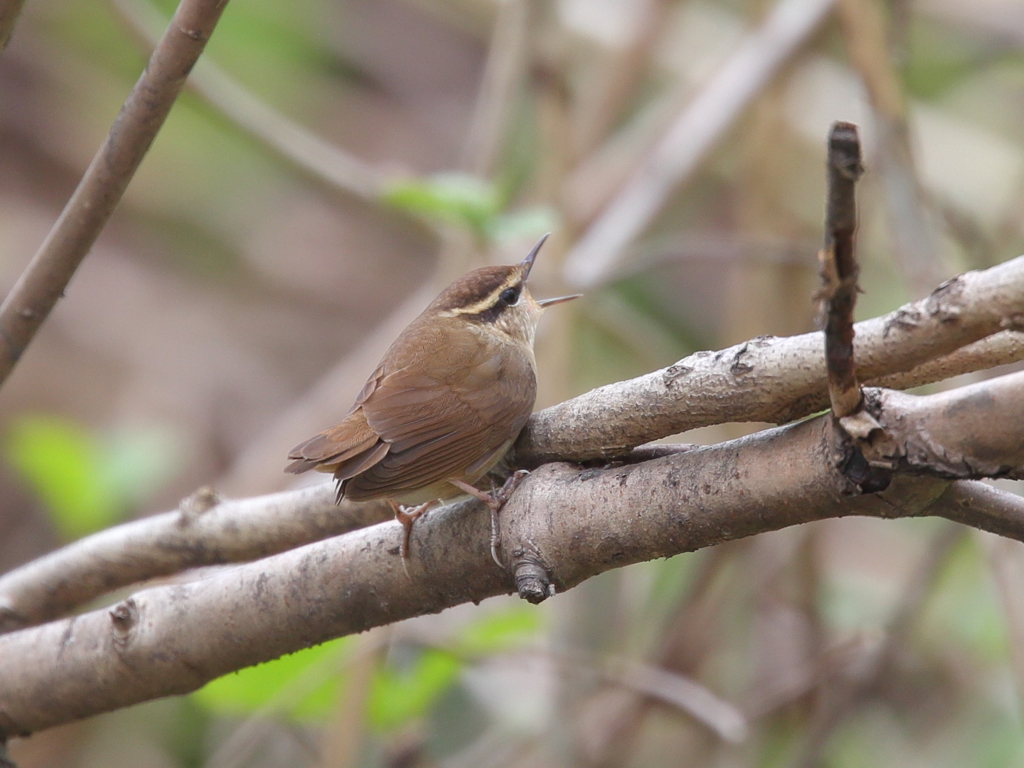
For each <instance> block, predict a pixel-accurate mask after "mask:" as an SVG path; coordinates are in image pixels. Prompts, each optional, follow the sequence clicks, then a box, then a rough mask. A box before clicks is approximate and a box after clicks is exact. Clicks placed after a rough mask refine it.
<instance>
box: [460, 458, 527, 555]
mask: <svg viewBox="0 0 1024 768" xmlns="http://www.w3.org/2000/svg"><path fill="white" fill-rule="evenodd" d="M528 474H530V473H529V472H528V471H527V470H525V469H518V470H516V471H515V472H513V473H512V474H511V475H509V477H508V479H507V480H506V481H505V482H504V484H502V486H501V488H499V489H497V490H493V488H492V490H491V492H490V493H487V492H486V491H481V490H480V489H479V488H476V487H474V486H472V485H470V484H469V483H465V482H463V481H462V480H452V479H449V480H448V482H449V483H451V484H452V485H454V486H455V487H456V488H458V489H459V490H460V491H463V492H464V493H468V494H469V495H470V496H472V497H474V498H476V499H479V500H480V501H482V502H483V503H484V504H485V505H487V509H488V510H490V512H491V559H492V560H494V562H495V563H496V564H497V565H498V567H499V568H504V567H505V566H504V565H502V563H501V560H499V559H498V550H499V549H501V532H500V531H499V529H498V513H499V512H500V511H501V508H502V507H503V506H505V504H506V502H508V500H509V499H510V498H511V497H512V494H513V493H514V492H515V490H516V488H517V487H519V483H521V482H522V481H523V478H524V477H526V476H527V475H528Z"/></svg>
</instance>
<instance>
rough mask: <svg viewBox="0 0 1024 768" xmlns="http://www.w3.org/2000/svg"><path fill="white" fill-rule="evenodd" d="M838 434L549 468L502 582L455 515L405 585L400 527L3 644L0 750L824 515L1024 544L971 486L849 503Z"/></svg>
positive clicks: (420, 553) (430, 539)
mask: <svg viewBox="0 0 1024 768" xmlns="http://www.w3.org/2000/svg"><path fill="white" fill-rule="evenodd" d="M1004 379H1005V380H995V382H994V383H993V382H984V383H983V384H982V385H978V386H977V387H967V388H964V389H963V390H957V392H960V396H959V397H957V396H956V393H955V392H954V393H943V394H942V395H933V396H929V397H922V398H917V399H916V400H915V402H913V403H911V404H905V403H903V402H894V403H893V404H892V405H891V406H890V407H891V408H892V409H893V413H892V414H891V416H892V418H891V419H889V421H891V422H892V423H893V424H895V425H897V426H895V427H892V428H890V430H891V431H892V432H895V430H896V429H897V428H898V425H899V424H900V419H899V414H900V413H901V412H903V411H904V410H907V412H910V413H913V412H917V413H919V414H920V413H923V411H924V410H930V411H931V414H930V415H931V418H932V419H933V421H932V422H930V426H929V429H930V430H931V436H930V437H928V436H926V437H925V439H926V440H928V439H934V438H935V435H936V434H939V433H940V431H941V430H940V429H939V428H938V427H939V425H940V422H941V421H942V420H943V419H965V418H968V416H965V415H964V414H973V417H974V418H993V410H992V408H993V406H992V403H993V402H997V403H1003V404H1005V407H1006V408H1009V409H1013V408H1017V409H1020V408H1021V406H1022V402H1024V387H1021V386H1020V381H1019V378H1018V377H1017V376H1008V377H1004ZM986 386H988V387H989V389H988V390H987V392H988V394H987V395H986V394H985V393H986V390H985V389H984V387H986ZM978 387H982V389H979V388H978ZM903 397H910V396H903ZM1017 412H1018V413H1019V410H1018V411H1017ZM1018 423H1019V421H1018ZM833 429H834V428H833V422H832V421H831V419H829V418H825V417H822V418H817V419H812V420H808V421H804V422H800V423H798V424H795V425H790V426H787V427H780V428H775V429H771V430H766V431H764V432H761V433H758V434H756V435H751V436H749V437H746V438H742V439H740V440H734V441H731V442H728V443H722V444H720V445H715V446H707V447H700V448H694V449H692V450H690V451H687V452H682V453H676V454H673V455H670V456H666V457H663V458H659V459H655V460H652V461H647V462H643V463H640V464H631V465H623V466H613V467H610V468H605V469H585V468H579V467H574V466H570V465H567V464H549V465H545V466H544V467H542V468H541V469H539V470H537V471H536V472H534V473H533V474H532V475H531V476H530V477H529V478H527V479H526V480H525V481H524V483H523V485H522V486H521V488H520V490H519V491H518V492H517V493H516V494H514V495H513V497H512V499H511V500H510V501H509V504H508V506H507V507H506V508H505V509H504V510H503V512H502V515H501V518H500V522H501V528H502V530H501V534H502V542H503V552H504V557H505V558H506V560H507V562H508V564H509V566H510V572H511V573H512V574H514V577H515V579H514V581H513V578H512V577H510V575H509V572H506V571H502V570H501V569H498V568H496V567H495V566H494V564H493V563H492V562H491V560H490V553H489V552H488V547H487V541H488V539H489V521H488V518H487V516H486V515H484V514H481V513H480V511H479V509H478V508H477V507H476V505H475V503H463V504H456V505H451V506H449V507H446V508H443V509H442V510H438V511H437V512H435V513H433V514H431V515H429V516H428V517H427V518H426V519H424V520H422V521H420V523H418V524H417V526H416V528H415V529H414V533H413V540H412V544H413V546H412V558H411V560H410V563H409V565H410V569H411V578H410V577H407V576H406V574H405V573H404V571H403V569H402V565H401V561H400V559H399V558H398V557H397V554H396V553H397V549H398V542H399V538H400V535H401V533H400V528H399V526H398V525H397V524H395V523H393V522H391V523H385V524H382V525H378V526H374V527H372V528H367V529H363V530H360V531H356V532H353V533H350V534H348V535H345V536H340V537H335V538H332V539H328V540H326V541H322V542H318V543H315V544H310V545H307V546H305V547H301V548H299V549H295V550H291V551H289V552H285V553H282V554H279V555H274V556H272V557H269V558H266V559H264V560H260V561H257V562H254V563H249V564H246V565H242V566H239V567H237V568H233V569H230V570H226V571H223V572H220V573H217V574H214V575H212V576H210V577H208V578H205V579H203V580H200V581H196V582H192V583H188V584H183V585H173V586H165V587H157V588H153V589H148V590H144V591H142V592H139V593H137V594H136V595H134V596H133V597H131V598H129V599H127V600H125V601H122V602H121V603H119V604H118V605H117V606H115V607H114V608H113V609H112V610H109V611H106V610H99V611H93V612H90V613H86V614H83V615H81V616H77V617H75V618H72V619H66V620H63V621H59V622H54V623H52V624H47V625H43V626H41V627H35V628H31V629H25V630H21V631H18V632H13V633H10V634H7V635H4V636H2V637H0V735H2V734H3V733H6V734H8V735H13V734H23V733H28V732H31V731H35V730H38V729H41V728H46V727H49V726H53V725H57V724H59V723H63V722H68V721H69V720H73V719H76V718H81V717H87V716H90V715H93V714H97V713H99V712H104V711H109V710H111V709H115V708H118V707H123V706H127V705H129V704H133V703H137V702H140V701H145V700H148V699H151V698H155V697H160V696H167V695H171V694H178V693H185V692H187V691H190V690H194V689H195V688H197V687H199V686H201V685H202V684H204V683H205V682H206V681H208V680H210V679H213V678H214V677H217V676H219V675H221V674H224V673H226V672H229V671H231V670H233V669H238V668H241V667H244V666H248V665H251V664H255V663H258V662H261V661H266V660H268V659H271V658H275V657H277V656H279V655H281V654H283V653H288V652H291V651H294V650H297V649H299V648H302V647H305V646H308V645H311V644H314V643H319V642H322V641H324V640H327V639H329V638H331V637H336V636H339V635H345V634H350V633H353V632H360V631H363V630H365V629H368V628H370V627H372V626H378V625H382V624H388V623H391V622H394V621H398V620H400V619H404V618H409V617H412V616H417V615H420V614H423V613H431V612H436V611H440V610H442V609H443V608H446V607H449V606H452V605H456V604H459V603H462V602H466V601H469V600H473V601H478V600H482V599H484V598H486V597H489V596H492V595H498V594H505V593H508V592H510V591H512V590H513V588H516V587H517V588H518V589H519V591H520V593H521V594H523V595H524V596H526V597H528V598H530V599H543V598H544V597H546V596H547V595H548V594H550V593H551V592H552V591H553V590H558V591H561V590H565V589H568V588H570V587H572V586H575V585H576V584H579V583H580V582H581V581H583V580H584V579H587V578H589V577H591V576H593V575H595V574H597V573H600V572H602V571H605V570H609V569H611V568H618V567H621V566H624V565H627V564H630V563H634V562H639V561H641V560H649V559H653V558H658V557H666V556H670V555H674V554H677V553H679V552H686V551H692V550H696V549H699V548H702V547H706V546H711V545H714V544H717V543H720V542H723V541H727V540H730V539H736V538H740V537H743V536H749V535H753V534H756V533H762V532H764V531H769V530H776V529H778V528H782V527H786V526H789V525H796V524H799V523H803V522H809V521H811V520H817V519H822V518H826V517H837V516H843V515H851V514H858V515H869V516H875V517H885V518H890V517H908V516H918V515H924V514H943V515H947V516H949V517H951V518H954V519H965V518H969V519H970V521H971V523H972V524H973V525H975V526H977V527H979V528H983V529H986V530H992V531H995V532H998V533H1001V534H1003V535H1009V536H1012V537H1013V538H1016V539H1018V540H1024V514H1021V512H1022V510H1021V509H1020V508H1019V507H1017V508H1014V507H1013V505H1011V504H1008V503H1003V502H1002V499H1001V497H1002V496H1003V494H998V492H996V491H983V492H982V491H974V490H972V488H973V486H970V485H969V486H968V490H967V491H966V492H963V493H961V494H960V495H959V496H956V495H947V494H949V491H948V487H949V486H948V482H949V481H946V480H943V479H940V478H936V477H927V476H912V475H907V474H900V473H897V474H896V475H895V476H894V478H893V480H892V483H891V484H890V486H889V487H888V488H887V489H886V490H885V491H884V492H881V493H873V494H868V495H851V494H855V493H856V491H855V489H853V488H851V486H850V484H849V482H848V481H847V480H846V478H845V477H844V476H843V475H841V474H840V473H839V472H837V471H836V470H835V469H834V468H833V464H832V462H831V461H830V453H829V451H830V446H831V441H832V433H833ZM915 429H916V427H912V428H911V431H914V430H915ZM901 437H902V438H905V439H906V441H909V440H910V438H911V437H912V435H910V434H906V435H902V434H901ZM1019 442H1020V441H1018V443H1019ZM1002 449H1007V450H1008V455H1007V456H1006V457H1004V459H1005V461H1004V460H1003V459H998V458H997V457H995V456H993V455H988V456H987V460H989V461H993V460H995V461H996V463H998V464H999V465H1000V466H1002V464H1003V463H1010V462H1013V461H1016V460H1018V459H1019V458H1020V448H1019V445H1012V446H1006V445H1003V442H1002V440H1001V438H996V439H995V440H994V441H993V442H991V443H984V444H980V445H979V450H982V451H985V452H990V451H992V450H1002ZM908 455H909V454H908ZM1022 469H1024V467H1021V466H1017V467H1016V468H1015V472H1020V471H1021V470H1022ZM924 470H925V465H924V464H919V465H917V466H916V467H915V469H914V471H915V472H923V471H924ZM314 496H315V494H314ZM992 499H997V500H998V501H997V502H996V503H992ZM514 582H515V583H514Z"/></svg>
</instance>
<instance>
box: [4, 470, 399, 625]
mask: <svg viewBox="0 0 1024 768" xmlns="http://www.w3.org/2000/svg"><path fill="white" fill-rule="evenodd" d="M391 517H393V513H392V511H391V509H390V507H387V506H386V505H384V504H353V503H351V502H342V504H340V505H338V504H336V503H335V490H334V488H333V486H332V485H331V484H330V483H324V484H322V485H317V486H314V487H311V488H305V489H303V490H300V491H291V492H287V493H276V494H273V495H270V496H261V497H258V498H251V499H239V500H229V501H225V500H221V499H218V498H217V497H216V496H215V495H214V494H213V493H212V492H211V491H209V490H208V489H207V490H201V491H198V492H197V493H195V494H193V495H192V496H190V497H189V498H188V499H185V500H184V501H183V502H182V504H181V506H180V507H179V509H177V510H175V511H173V512H165V513H163V514H160V515H154V516H152V517H147V518H143V519H141V520H135V521H133V522H131V523H125V524H124V525H118V526H114V527H113V528H108V529H106V530H104V531H100V532H99V533H96V534H93V535H92V536H87V537H85V538H83V539H80V540H79V541H76V542H75V543H73V544H70V545H68V546H66V547H64V548H62V549H59V550H57V551H55V552H51V553H50V554H48V555H45V556H44V557H41V558H39V559H37V560H33V561H32V562H30V563H28V564H26V565H23V566H22V567H20V568H16V569H15V570H13V571H10V572H9V573H6V574H4V575H3V576H0V633H2V632H10V631H12V630H15V629H20V628H22V627H26V626H31V625H33V624H39V623H41V622H44V621H49V620H50V619H53V618H56V617H58V616H63V615H65V614H66V613H68V612H69V611H70V610H72V609H74V608H76V607H78V606H81V605H84V604H85V603H88V602H89V601H90V600H93V599H95V598H96V597H98V596H100V595H103V594H106V593H108V592H111V591H113V590H115V589H119V588H121V587H125V586H127V585H129V584H136V583H139V582H142V581H146V580H147V579H152V578H154V577H157V576H165V575H169V574H172V573H179V572H181V571H184V570H187V569H189V568H195V567H198V566H203V565H220V564H223V563H235V562H240V561H245V560H255V559H256V558H259V557H266V556H267V555H272V554H276V553H277V552H283V551H284V550H286V549H291V548H292V547H296V546H299V545H301V544H307V543H309V542H311V541H319V540H320V539H325V538H327V537H328V536H337V535H338V534H341V533H346V532H348V531H352V530H356V529H357V528H364V527H366V526H368V525H372V524H374V523H379V522H381V521H382V520H388V519H390V518H391Z"/></svg>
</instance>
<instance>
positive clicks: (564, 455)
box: [0, 257, 1024, 631]
mask: <svg viewBox="0 0 1024 768" xmlns="http://www.w3.org/2000/svg"><path fill="white" fill-rule="evenodd" d="M1019 296H1024V257H1021V258H1018V259H1015V260H1013V261H1011V262H1007V263H1006V264H1003V265H1000V266H998V267H994V268H992V269H990V270H986V271H984V272H975V273H968V274H967V275H963V276H962V277H961V278H958V279H957V280H956V281H953V282H951V283H947V284H946V285H945V286H943V287H942V288H940V289H938V290H937V291H936V292H935V293H934V294H933V295H932V296H931V297H929V298H928V299H925V300H923V301H920V302H916V303H914V304H909V305H907V306H905V307H903V308H901V309H899V310H897V311H896V312H894V313H891V314H889V315H887V316H885V317H882V318H877V319H875V320H869V321H867V322H865V323H860V324H858V325H857V333H858V356H859V357H860V358H861V360H866V361H867V362H862V363H861V365H860V366H859V369H858V370H859V373H860V375H861V376H864V377H866V378H867V379H868V380H869V381H870V380H872V379H877V378H878V377H880V376H882V375H885V376H887V378H885V379H883V380H884V381H885V383H886V384H888V385H890V386H892V385H898V386H905V387H911V386H917V385H920V384H926V383H930V382H933V381H937V380H940V379H943V378H946V377H948V376H951V375H955V374H959V373H964V372H966V371H970V370H978V369H981V368H984V367H987V366H990V365H996V364H1002V363H1006V362H1012V361H1014V360H1019V359H1021V358H1022V357H1024V334H1021V333H1018V332H1015V331H1004V332H999V333H994V334H993V335H992V336H990V337H988V338H986V339H984V340H982V341H977V342H974V343H973V344H970V345H968V346H964V347H963V348H961V349H959V350H957V349H956V347H957V345H959V344H961V343H963V340H964V339H965V338H966V339H970V338H973V337H977V336H979V335H984V334H985V333H986V332H992V331H993V330H997V329H998V328H999V327H1001V326H1002V325H1014V324H1016V323H1019V320H1016V319H1015V318H1017V317H1019V313H1020V312H1022V311H1024V300H1021V299H1019V298H1017V299H1015V298H1014V297H1019ZM930 334H934V335H935V336H937V337H938V338H935V337H934V336H931V335H930ZM944 349H953V350H954V351H953V352H951V353H950V354H948V355H946V356H942V357H939V358H936V359H934V360H930V359H928V358H927V355H928V354H930V353H933V352H935V351H936V350H944ZM921 359H924V360H925V361H926V362H923V363H921V364H920V365H917V364H916V363H917V361H918V360H921ZM824 367H825V366H824V355H823V353H822V336H821V334H820V333H814V334H805V335H803V336H797V337H790V338H782V339H757V340H754V341H751V342H747V343H745V344H741V345H738V346H736V347H732V348H731V349H728V350H724V351H722V352H718V353H714V354H713V353H707V352H705V353H698V354H696V355H693V356H691V357H689V358H687V359H685V360H683V361H681V362H680V363H677V364H676V365H675V366H672V367H670V368H668V369H664V370H662V371H656V372H654V373H652V374H647V375H646V376H642V377H640V378H638V379H633V380H631V381H627V382H619V383H617V384H612V385H609V386H607V387H602V388H600V389H597V390H594V391H593V392H590V393H588V394H586V395H582V396H580V397H578V398H576V399H574V400H570V401H568V402H567V403H563V404H561V405H558V406H554V407H553V408H549V409H547V410H545V411H542V412H540V413H537V414H534V416H533V418H532V419H531V421H530V424H529V426H528V428H527V431H526V432H525V433H524V435H523V437H522V438H521V439H520V441H519V443H518V445H517V447H516V448H517V453H518V458H517V463H518V464H521V465H527V466H537V465H538V464H540V463H542V462H543V461H551V460H582V459H593V458H598V457H602V456H607V457H616V458H620V457H622V456H624V455H625V454H626V453H627V452H628V449H629V448H630V447H631V446H632V445H636V444H642V443H645V442H649V441H651V440H655V439H657V438H659V437H663V436H665V435H666V434H671V433H672V432H676V431H683V430H685V429H691V428H694V427H697V426H705V425H707V424H716V423H722V422H725V421H739V420H760V421H768V420H772V419H783V418H786V417H794V418H795V417H798V416H802V415H806V413H808V412H809V411H812V410H815V409H821V408H826V407H828V393H827V387H826V385H825V382H824V377H825V370H824ZM897 371H902V373H896V372H897ZM677 381H682V382H684V383H685V386H681V385H679V384H677V383H676V382H677ZM337 389H338V388H337V387H331V388H325V391H324V397H325V398H328V396H331V397H333V396H334V395H333V394H332V393H334V392H337ZM631 397H633V398H635V401H631V400H630V398H631ZM638 413H642V414H643V416H644V418H636V416H637V414H638ZM1018 420H1019V419H1018ZM1018 420H1015V419H1006V420H1004V421H1003V425H1004V426H1006V427H1011V425H1012V424H1015V423H1016V421H1018ZM660 450H661V448H660V447H659V451H660ZM654 453H655V454H657V453H658V451H655V452H654ZM652 457H653V455H652V452H651V451H641V452H640V453H639V454H637V455H635V456H633V460H634V461H635V460H646V459H649V458H652ZM328 488H329V486H324V487H323V488H321V489H317V490H310V491H308V493H310V494H313V495H312V496H310V497H309V498H306V497H304V496H293V495H288V494H281V495H278V496H270V497H263V499H251V500H243V501H238V502H234V501H232V502H225V503H223V504H220V505H218V506H216V508H214V509H212V510H210V511H209V512H207V513H205V514H203V515H199V516H192V517H189V516H187V515H183V514H182V513H181V512H179V511H175V512H169V513H165V514H162V515H156V516H154V517H150V518H146V519H144V520H140V521H136V522H133V523H129V524H127V525H123V526H117V527H115V528H111V529H109V530H107V531H103V532H101V533H99V534H96V535H94V536H91V537H88V538H86V539H83V540H81V541H79V542H76V543H75V544H72V545H71V546H69V547H66V548H64V549H62V550H59V551H57V552H54V553H51V554H50V555H48V556H46V557H44V558H41V559H40V560H37V561H35V562H33V563H30V564H28V565H26V566H24V567H22V568H19V569H17V570H15V571H12V572H10V573H8V574H6V575H4V576H0V631H10V630H12V629H16V628H19V627H24V626H28V625H31V624H37V623H39V622H42V621H47V620H50V619H53V618H56V617H57V616H60V615H63V614H64V613H65V612H67V611H68V610H70V609H72V608H74V607H76V606H79V605H82V604H84V603H86V602H88V601H89V600H92V599H94V598H96V597H98V596H99V595H101V594H104V593H106V592H109V591H111V590H113V589H117V588H120V587H124V586H127V585H129V584H133V583H137V582H139V581H144V580H146V579H149V578H153V577H156V576H162V575H166V574H170V573H176V572H179V571H183V570H186V569H188V568H192V567H195V566H200V565H209V564H214V563H225V562H237V561H241V560H249V559H252V558H255V557H262V556H265V555H267V554H271V553H274V552H280V551H283V550H285V549H287V548H289V547H293V546H297V545H299V544H302V543H306V542H309V541H315V540H318V539H321V538H324V537H326V536H332V535H336V534H338V533H342V532H344V531H347V530H351V529H352V528H355V527H359V526H362V525H368V524H372V523H374V522H379V521H382V520H385V519H387V518H388V517H389V516H390V515H389V513H388V511H387V510H384V509H382V508H379V507H375V506H367V505H345V506H343V507H341V508H338V507H334V506H333V505H332V504H331V493H330V491H329V490H328Z"/></svg>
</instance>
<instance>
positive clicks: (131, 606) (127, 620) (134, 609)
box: [110, 597, 139, 649]
mask: <svg viewBox="0 0 1024 768" xmlns="http://www.w3.org/2000/svg"><path fill="white" fill-rule="evenodd" d="M110 623H111V624H112V625H113V628H114V645H115V646H116V647H117V648H118V649H122V648H124V647H125V646H126V645H128V643H129V641H130V640H131V638H132V634H133V633H134V631H135V627H136V626H138V623H139V606H138V604H137V603H136V602H135V598H132V597H129V598H128V599H127V600H122V601H121V602H120V603H118V604H117V605H115V606H114V607H113V608H111V609H110Z"/></svg>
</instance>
